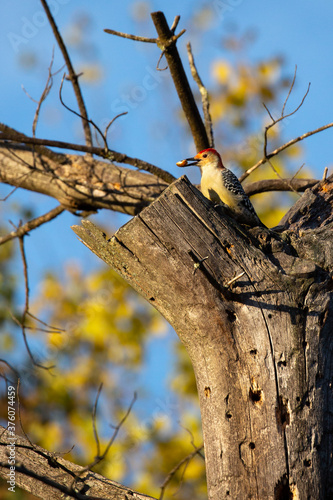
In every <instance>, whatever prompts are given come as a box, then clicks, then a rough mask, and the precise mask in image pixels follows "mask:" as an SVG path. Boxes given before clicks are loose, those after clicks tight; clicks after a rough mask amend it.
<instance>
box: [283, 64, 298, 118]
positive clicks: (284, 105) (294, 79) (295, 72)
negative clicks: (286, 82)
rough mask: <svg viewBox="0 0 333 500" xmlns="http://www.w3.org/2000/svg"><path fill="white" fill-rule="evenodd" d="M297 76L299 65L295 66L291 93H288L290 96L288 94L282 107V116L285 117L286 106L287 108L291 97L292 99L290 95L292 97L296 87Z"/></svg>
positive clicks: (290, 88)
mask: <svg viewBox="0 0 333 500" xmlns="http://www.w3.org/2000/svg"><path fill="white" fill-rule="evenodd" d="M296 75H297V64H295V71H294V76H293V80H292V82H291V85H290V87H289V92H288V94H287V97H286V99H285V101H284V103H283V106H282V112H281V116H283V115H284V110H285V108H286V106H287V102H288V100H289V97H290V95H291V92H292V90H293V88H294V85H295V82H296Z"/></svg>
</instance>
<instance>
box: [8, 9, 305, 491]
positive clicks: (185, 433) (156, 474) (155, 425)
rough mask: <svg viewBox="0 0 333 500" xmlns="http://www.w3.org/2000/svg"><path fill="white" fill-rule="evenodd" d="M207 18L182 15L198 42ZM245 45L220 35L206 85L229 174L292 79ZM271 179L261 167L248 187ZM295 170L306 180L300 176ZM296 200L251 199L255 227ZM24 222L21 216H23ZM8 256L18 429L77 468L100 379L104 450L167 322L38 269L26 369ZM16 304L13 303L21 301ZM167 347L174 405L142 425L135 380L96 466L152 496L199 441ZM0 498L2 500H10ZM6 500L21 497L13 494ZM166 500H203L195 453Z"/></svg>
mask: <svg viewBox="0 0 333 500" xmlns="http://www.w3.org/2000/svg"><path fill="white" fill-rule="evenodd" d="M150 10H151V8H150V6H149V3H147V2H144V1H138V2H135V3H133V5H132V9H131V11H130V13H129V15H131V16H132V18H133V19H135V21H136V22H141V23H142V22H145V21H146V20H147V16H148V15H149V11H150ZM211 14H212V11H211V10H210V9H208V8H206V7H205V8H203V9H202V10H201V11H198V12H197V13H196V14H194V15H193V25H195V26H200V36H201V37H202V33H204V31H205V30H208V29H209V28H210V25H211V23H212V22H213V19H212V15H211ZM93 33H94V31H93V26H92V20H91V18H90V17H89V15H88V14H87V13H85V12H83V11H80V13H79V15H77V16H76V17H75V19H74V20H72V22H71V23H70V24H69V25H68V27H67V28H66V30H65V40H66V43H67V44H68V48H69V50H70V51H71V52H72V51H74V54H75V56H76V57H77V58H78V59H79V61H80V62H79V63H78V72H80V71H81V69H82V68H84V75H85V81H86V83H95V82H96V81H99V80H101V78H102V77H103V75H104V72H103V68H101V67H100V64H99V62H98V60H97V61H96V59H98V57H97V56H98V51H97V49H96V47H95V45H94V43H93V41H92V40H93ZM251 40H252V36H250V35H249V34H247V35H246V36H243V37H241V36H239V35H230V36H228V37H227V38H225V39H224V40H223V50H222V48H221V56H220V57H219V58H217V59H216V60H215V61H214V62H213V63H212V66H211V75H212V78H213V81H214V85H213V87H212V89H209V90H210V97H211V113H212V118H213V122H214V131H215V141H216V148H217V149H219V150H220V151H222V156H223V159H224V162H225V164H227V165H228V166H230V167H231V168H232V169H233V170H234V172H235V173H236V174H238V175H240V174H241V173H242V171H244V170H246V169H247V168H249V167H251V166H252V165H254V164H255V163H256V162H257V161H258V160H259V159H260V158H261V157H262V155H263V137H264V134H263V131H264V128H265V126H266V125H267V124H268V123H270V118H269V116H268V114H267V112H266V111H265V109H264V107H263V105H262V103H263V102H264V103H265V104H266V106H267V107H268V108H269V110H270V112H271V113H272V115H273V116H274V117H276V118H278V117H279V115H280V113H281V110H282V106H283V102H284V100H285V98H286V96H287V94H288V91H289V88H290V84H291V79H290V77H286V76H285V75H284V74H283V70H282V69H283V63H284V61H283V59H282V58H281V57H275V58H272V59H270V60H265V61H258V62H256V63H249V62H248V58H247V57H246V47H247V46H248V45H249V44H251ZM244 54H245V55H244ZM28 55H29V54H28ZM96 55H97V56H96ZM194 55H195V54H194ZM226 55H228V57H226ZM25 56H26V58H25V60H24V61H25V62H24V64H25V67H26V68H28V67H29V68H30V67H32V68H33V69H34V68H35V66H36V65H37V62H38V61H39V59H38V55H36V54H30V56H29V57H28V56H27V54H25ZM231 60H232V61H233V62H231ZM22 64H23V61H22ZM288 111H290V110H287V112H288ZM286 123H287V120H286V121H285V122H282V123H280V124H279V125H278V126H276V127H274V128H273V129H271V130H270V133H269V148H268V149H269V151H270V150H272V149H274V148H275V147H277V146H279V145H281V144H282V143H283V142H285V141H284V140H283V135H284V134H283V131H284V128H285V125H286ZM301 153H302V150H301V147H300V146H298V145H296V146H294V147H293V148H289V149H288V150H286V151H285V152H284V153H283V154H281V155H280V156H279V157H278V158H274V159H273V160H272V164H273V165H274V169H275V170H276V172H278V174H279V175H281V176H283V177H285V176H286V177H288V176H292V175H294V173H295V171H296V170H297V169H298V168H299V166H300V158H301ZM276 175H277V174H276V173H275V172H274V171H273V170H272V167H271V165H269V164H267V165H265V166H262V167H261V168H260V169H258V170H257V171H256V172H254V173H253V174H252V175H251V178H250V179H249V180H250V181H255V180H258V179H262V178H268V177H275V176H276ZM300 175H304V176H308V175H310V174H309V173H308V172H305V171H303V170H302V171H301V174H300ZM295 197H297V195H295V194H292V195H290V194H286V195H283V196H282V195H281V194H278V195H276V194H272V193H268V194H266V195H260V199H259V198H258V200H256V199H255V200H254V204H255V205H256V208H257V210H258V211H259V213H260V215H261V217H262V219H263V221H264V222H265V224H267V225H269V226H273V225H275V224H277V222H278V221H279V219H280V218H281V217H282V215H283V213H284V212H285V209H286V207H287V206H288V205H290V204H291V201H290V200H291V198H293V201H294V199H295ZM25 218H29V214H28V213H26V214H25ZM3 232H4V233H6V232H7V230H4V231H3ZM13 259H14V253H13V245H12V243H7V244H6V245H3V246H0V298H1V303H0V325H1V328H2V335H1V344H0V345H1V350H2V352H3V357H5V354H7V355H8V359H12V358H13V360H14V364H15V366H16V367H19V370H20V376H21V390H20V406H21V419H22V422H23V426H24V430H25V432H26V433H27V434H28V435H29V437H30V439H31V440H32V441H34V442H36V443H38V444H39V445H41V446H43V447H45V448H47V449H49V450H50V451H53V452H61V453H64V457H65V458H67V459H69V460H74V461H77V462H78V463H81V464H83V465H86V464H88V463H89V462H91V461H92V460H93V459H94V457H95V455H96V453H97V448H96V442H95V439H94V434H93V426H92V409H93V407H94V403H95V398H96V395H97V391H98V387H99V386H100V384H101V383H103V389H102V392H101V395H100V398H99V402H98V407H97V421H96V423H97V428H98V431H99V439H100V445H101V452H103V451H104V449H105V447H106V446H107V443H108V440H109V439H110V437H111V436H112V433H113V431H114V428H115V426H117V424H118V423H119V422H120V421H121V419H122V418H123V417H124V415H125V414H126V411H127V409H128V407H129V404H130V402H131V400H132V398H133V393H134V391H135V390H137V389H138V380H139V377H140V374H141V373H142V370H143V369H144V367H145V365H146V363H147V358H146V356H147V348H148V346H149V342H150V341H151V339H153V338H154V337H156V336H159V335H162V334H163V335H165V334H167V332H166V324H165V322H164V320H162V318H161V317H160V316H159V315H158V313H157V312H156V311H155V310H154V309H153V308H152V307H151V306H149V305H148V304H146V303H145V302H144V301H143V300H142V299H141V298H140V297H138V295H137V294H136V293H135V292H134V291H133V290H132V289H131V288H130V287H129V286H128V285H127V284H126V283H125V282H124V281H123V280H122V279H121V278H120V277H119V276H117V275H116V274H115V273H114V272H113V271H111V270H109V269H105V268H102V269H99V270H97V271H94V272H91V273H90V274H86V273H84V272H83V271H82V270H81V269H79V268H78V267H76V265H75V264H73V263H70V264H68V265H67V267H66V268H65V270H64V277H59V276H58V275H55V274H54V272H52V271H50V272H49V273H47V275H45V277H44V280H43V282H42V283H41V285H40V287H39V292H38V294H37V296H34V297H33V298H32V301H31V302H32V303H31V311H32V313H33V314H34V315H35V316H36V317H38V318H40V319H42V320H43V321H44V322H45V323H46V324H47V325H53V326H54V328H53V327H50V326H45V325H42V324H41V323H39V322H38V321H36V320H33V319H30V320H29V326H30V328H31V329H30V330H29V342H30V345H31V348H32V351H33V353H34V355H35V356H36V357H38V361H39V362H41V363H43V364H44V365H45V366H51V365H54V366H53V367H52V368H50V369H47V370H43V369H40V368H36V367H35V366H33V364H32V362H31V359H30V358H29V356H28V355H27V353H26V350H25V348H24V346H23V345H22V341H20V331H19V329H18V328H15V327H14V326H13V323H10V321H11V320H10V317H9V316H8V309H10V310H12V311H13V312H14V311H16V309H18V305H17V301H18V299H17V297H16V296H15V285H16V283H15V277H14V272H13V271H11V270H10V269H12V268H13ZM20 279H21V276H20ZM19 303H20V305H21V308H22V303H23V301H22V298H20V301H19ZM43 329H44V331H43ZM170 342H171V340H170ZM173 352H174V359H175V363H174V372H173V373H170V375H169V378H170V379H169V386H170V388H171V390H172V394H173V397H174V399H172V400H168V399H167V400H165V398H164V396H161V401H159V402H156V406H155V408H154V410H153V411H152V412H151V416H150V417H149V418H148V419H145V417H142V414H143V411H142V407H143V406H144V404H145V402H147V404H149V403H148V402H149V401H150V395H151V392H150V391H151V387H149V384H148V386H147V384H146V385H145V387H144V388H139V390H140V395H139V398H138V401H137V403H136V404H135V405H134V407H133V409H132V411H131V413H130V415H129V416H128V418H127V420H126V422H125V423H124V425H123V426H122V428H121V430H120V432H119V435H118V436H117V439H116V440H115V442H114V443H113V445H112V447H111V450H110V452H109V454H108V456H107V458H106V459H105V460H104V461H103V462H101V463H100V464H99V465H98V466H97V467H96V468H95V470H96V471H97V472H99V473H101V474H104V475H106V476H107V477H110V478H112V479H113V480H116V481H119V482H124V483H125V484H130V485H131V487H133V488H135V489H138V490H139V491H142V492H146V493H148V494H150V495H154V496H156V497H158V496H159V494H160V486H161V485H162V484H163V482H164V481H165V478H166V477H167V476H168V474H169V473H170V471H171V470H172V469H173V468H174V467H175V466H176V465H177V464H178V463H179V462H180V461H182V460H183V459H184V457H186V456H187V455H188V454H190V453H192V452H193V450H194V448H195V447H197V446H199V445H200V444H201V443H202V435H201V426H200V415H199V409H198V401H197V394H196V387H195V380H194V375H193V371H192V368H191V364H190V361H189V358H188V356H187V353H186V351H185V349H184V347H183V346H182V345H180V343H179V342H175V345H174V350H173ZM13 353H15V356H14V355H13ZM18 353H19V356H18ZM155 355H156V353H155ZM161 356H163V353H161ZM0 369H1V373H2V376H3V377H8V379H9V380H12V381H13V378H15V374H14V373H13V372H12V371H11V370H10V368H9V367H8V366H7V365H5V364H0ZM4 380H5V379H4ZM14 382H15V381H14ZM5 389H6V380H5V383H4V384H3V387H2V388H1V390H2V397H3V399H4V398H5V394H6V391H5ZM6 407H7V405H6V404H3V405H1V412H0V417H1V419H3V422H6ZM17 427H19V425H18V424H17ZM73 445H74V448H72V446H73ZM65 452H66V453H65ZM6 494H8V493H7V489H6V486H5V485H4V486H3V487H2V489H1V487H0V495H2V498H7V497H6ZM8 498H12V494H11V493H10V494H9V496H8ZM15 498H22V499H27V498H32V496H31V495H28V494H27V493H24V492H19V491H18V492H17V496H16V497H15ZM171 498H176V499H178V500H188V499H192V498H195V499H196V500H200V499H203V498H206V486H205V470H204V461H203V459H202V457H200V456H199V455H196V456H195V457H194V458H193V459H192V460H191V461H190V462H189V463H188V464H186V463H185V464H183V465H182V467H180V468H179V470H177V472H176V473H175V475H174V476H173V478H172V480H171V481H170V483H169V485H168V488H167V489H166V491H165V494H164V499H165V500H168V499H171Z"/></svg>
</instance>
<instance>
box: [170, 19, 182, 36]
mask: <svg viewBox="0 0 333 500" xmlns="http://www.w3.org/2000/svg"><path fill="white" fill-rule="evenodd" d="M179 21H180V16H176V17H175V18H174V20H173V23H172V25H171V28H170V31H172V33H173V34H175V31H176V29H177V26H178V23H179Z"/></svg>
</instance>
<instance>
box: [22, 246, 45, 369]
mask: <svg viewBox="0 0 333 500" xmlns="http://www.w3.org/2000/svg"><path fill="white" fill-rule="evenodd" d="M19 243H20V253H21V258H22V263H23V275H24V288H25V301H24V310H23V313H22V319H21V321H20V322H19V324H20V326H21V330H22V336H23V340H24V344H25V347H26V349H27V352H28V354H29V357H30V359H31V361H32V363H33V364H34V365H35V366H38V368H43V369H44V370H50V369H51V368H53V366H44V365H42V364H41V363H38V362H37V361H36V360H35V358H34V356H33V354H32V352H31V349H30V346H29V344H28V339H27V334H26V331H25V330H26V326H25V320H26V316H27V314H28V311H29V293H30V291H29V280H28V264H27V258H26V255H25V248H24V236H19Z"/></svg>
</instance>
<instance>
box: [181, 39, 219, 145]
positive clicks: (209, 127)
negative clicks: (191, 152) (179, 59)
mask: <svg viewBox="0 0 333 500" xmlns="http://www.w3.org/2000/svg"><path fill="white" fill-rule="evenodd" d="M187 55H188V60H189V63H190V68H191V73H192V77H193V79H194V81H195V82H196V84H197V85H198V88H199V91H200V94H201V102H202V109H203V114H204V120H205V128H206V132H207V136H208V140H209V144H210V147H211V148H213V147H214V136H213V123H212V117H211V114H210V111H209V95H208V92H207V89H206V87H205V86H204V84H203V83H202V80H201V78H200V76H199V73H198V70H197V68H196V65H195V62H194V57H193V53H192V48H191V44H190V42H188V44H187Z"/></svg>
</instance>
